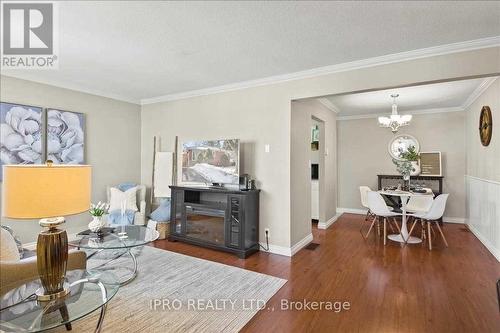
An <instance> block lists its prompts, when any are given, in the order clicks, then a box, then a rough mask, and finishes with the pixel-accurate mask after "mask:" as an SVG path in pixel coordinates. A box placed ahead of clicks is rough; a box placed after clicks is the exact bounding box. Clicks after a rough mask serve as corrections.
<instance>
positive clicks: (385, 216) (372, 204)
mask: <svg viewBox="0 0 500 333" xmlns="http://www.w3.org/2000/svg"><path fill="white" fill-rule="evenodd" d="M367 201H368V208H369V209H370V212H371V213H372V215H373V216H374V218H373V221H372V223H371V225H370V228H369V229H368V232H367V233H366V236H365V235H363V237H364V238H365V239H366V238H368V236H369V235H370V232H371V231H372V229H373V226H374V225H375V223H377V231H378V234H379V235H380V220H381V219H382V220H383V226H384V245H386V243H387V221H388V220H389V221H390V222H391V223H393V224H395V225H396V228H397V229H398V231H399V233H400V234H401V229H400V228H399V225H398V224H397V222H396V221H395V219H394V218H395V217H396V216H400V215H401V214H398V213H394V212H392V211H391V210H390V209H389V207H387V205H386V204H385V200H384V198H382V195H381V194H380V193H378V192H375V191H370V192H368V193H367ZM391 218H392V220H391ZM391 228H392V226H391ZM401 236H402V235H401Z"/></svg>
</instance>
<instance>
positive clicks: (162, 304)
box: [57, 246, 286, 332]
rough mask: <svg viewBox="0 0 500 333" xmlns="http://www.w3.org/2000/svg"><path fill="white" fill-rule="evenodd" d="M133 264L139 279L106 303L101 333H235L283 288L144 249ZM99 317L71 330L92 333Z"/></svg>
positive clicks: (269, 279)
mask: <svg viewBox="0 0 500 333" xmlns="http://www.w3.org/2000/svg"><path fill="white" fill-rule="evenodd" d="M137 259H138V263H139V275H138V276H137V278H136V279H135V280H134V281H132V282H131V283H130V284H128V285H126V286H123V287H121V288H120V290H119V291H118V293H117V294H116V296H115V297H114V298H113V299H112V300H111V301H110V303H109V305H108V308H107V313H106V317H105V320H104V328H103V332H238V331H239V330H240V329H241V328H242V327H243V326H245V324H246V323H247V322H248V321H249V320H250V319H251V318H252V317H253V316H254V315H255V314H256V313H257V312H258V311H259V309H260V308H262V307H263V306H265V302H267V301H268V300H269V299H270V298H271V297H272V296H273V295H274V294H275V293H276V292H277V291H278V290H279V289H280V288H281V287H282V286H283V285H284V284H285V283H286V280H283V279H280V278H276V277H273V276H269V275H265V274H260V273H256V272H252V271H248V270H245V269H241V268H237V267H232V266H227V265H223V264H219V263H215V262H211V261H207V260H202V259H198V258H194V257H190V256H186V255H182V254H178V253H174V252H170V251H165V250H160V249H156V248H152V247H149V246H145V247H143V248H142V250H141V251H140V255H139V256H138V257H137ZM119 260H123V261H124V262H123V264H126V262H125V261H126V260H127V258H121V259H119ZM128 260H129V259H128ZM119 264H120V263H118V265H119ZM98 315H99V311H96V313H94V314H93V315H90V316H88V317H85V318H83V319H81V320H79V321H76V322H74V323H73V331H74V332H93V331H94V329H95V325H96V323H97V320H98ZM57 331H60V332H64V331H65V330H64V327H63V328H61V329H58V330H57Z"/></svg>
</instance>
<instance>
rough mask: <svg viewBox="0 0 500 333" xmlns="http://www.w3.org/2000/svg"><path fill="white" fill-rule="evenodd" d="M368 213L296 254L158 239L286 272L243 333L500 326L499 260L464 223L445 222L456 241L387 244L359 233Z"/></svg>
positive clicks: (317, 234) (350, 217)
mask: <svg viewBox="0 0 500 333" xmlns="http://www.w3.org/2000/svg"><path fill="white" fill-rule="evenodd" d="M362 220H363V217H362V216H361V215H354V214H344V215H342V216H341V217H340V218H339V220H338V221H337V222H336V223H335V224H334V225H333V226H331V227H330V228H329V229H328V230H318V229H316V228H313V234H314V241H315V242H317V243H320V246H319V247H317V248H316V249H315V250H306V249H303V250H301V251H300V252H298V253H297V254H296V255H295V256H293V257H292V258H288V257H283V256H278V255H273V254H268V253H264V252H259V253H257V254H255V255H253V256H251V257H250V258H248V259H246V260H242V259H238V258H237V257H235V256H234V255H230V254H225V253H222V252H217V251H212V250H207V249H204V248H199V247H195V246H191V245H188V244H183V243H179V242H177V243H171V242H168V241H166V240H163V241H156V242H155V244H154V246H155V247H158V248H162V249H166V250H170V251H175V252H179V253H184V254H187V255H191V256H195V257H199V258H204V259H207V260H212V261H216V262H220V263H224V264H228V265H233V266H237V267H241V268H245V269H248V270H252V271H256V272H261V273H265V274H269V275H273V276H277V277H281V278H284V279H287V280H288V282H287V283H286V284H285V286H283V288H281V289H280V291H279V292H278V293H277V294H276V295H274V296H273V298H271V300H270V301H269V302H268V304H267V306H268V308H272V307H274V308H275V309H276V311H270V310H262V311H260V312H259V313H258V314H257V315H256V316H255V317H253V318H252V320H251V321H250V322H249V323H248V324H247V325H246V326H245V328H244V329H243V331H244V332H271V331H272V332H307V331H314V332H333V331H337V332H496V333H498V332H500V312H499V307H498V303H497V296H496V287H495V283H496V281H497V279H499V278H500V264H499V263H498V262H497V261H496V259H495V258H494V257H493V256H492V255H491V254H490V253H489V252H488V251H487V250H486V248H484V246H483V245H482V244H481V243H480V242H479V240H477V239H476V238H475V237H474V235H473V234H472V233H470V232H469V231H468V230H467V229H466V228H465V227H464V226H463V225H458V224H445V225H444V233H445V235H446V237H447V240H448V243H449V245H450V247H449V248H445V247H444V244H443V243H442V242H441V240H440V239H438V238H436V239H435V241H434V243H433V246H434V249H433V251H432V252H430V251H428V250H427V248H426V247H424V246H422V245H411V246H407V247H401V246H400V245H399V244H398V243H394V242H389V243H388V244H387V246H385V247H384V246H383V244H382V242H381V239H377V238H376V237H375V236H374V235H372V236H371V238H370V239H369V240H367V241H365V240H363V238H362V237H361V235H360V233H359V225H360V223H361V221H362ZM281 299H289V300H302V299H307V300H311V301H348V302H350V304H351V309H350V310H349V311H344V312H340V313H334V312H331V311H281V310H279V309H280V302H281Z"/></svg>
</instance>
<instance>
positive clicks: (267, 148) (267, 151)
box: [264, 145, 271, 153]
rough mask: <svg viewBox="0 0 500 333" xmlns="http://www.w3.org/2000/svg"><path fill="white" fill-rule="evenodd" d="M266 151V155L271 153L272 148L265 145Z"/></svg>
mask: <svg viewBox="0 0 500 333" xmlns="http://www.w3.org/2000/svg"><path fill="white" fill-rule="evenodd" d="M264 150H265V151H266V153H269V152H270V151H271V146H270V145H264Z"/></svg>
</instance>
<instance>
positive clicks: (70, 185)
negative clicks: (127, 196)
mask: <svg viewBox="0 0 500 333" xmlns="http://www.w3.org/2000/svg"><path fill="white" fill-rule="evenodd" d="M90 183H91V167H90V166H89V165H53V164H52V163H51V162H50V161H49V162H47V164H46V165H4V166H3V187H2V215H3V216H4V217H8V218H13V219H38V218H41V220H40V222H39V224H40V225H41V226H42V227H45V228H47V229H45V230H43V231H42V232H40V234H39V235H38V241H37V247H36V254H37V267H38V274H39V276H40V281H41V283H42V286H43V290H42V288H40V290H38V291H37V297H38V300H39V301H47V300H53V299H57V298H62V297H65V296H66V295H67V294H68V292H69V289H68V288H67V286H65V284H64V277H65V275H66V267H67V262H68V236H67V234H66V231H65V230H63V229H59V228H58V226H59V225H60V224H62V223H64V222H65V220H64V217H62V216H63V215H71V214H77V213H81V212H84V211H86V210H88V209H89V206H90Z"/></svg>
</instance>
